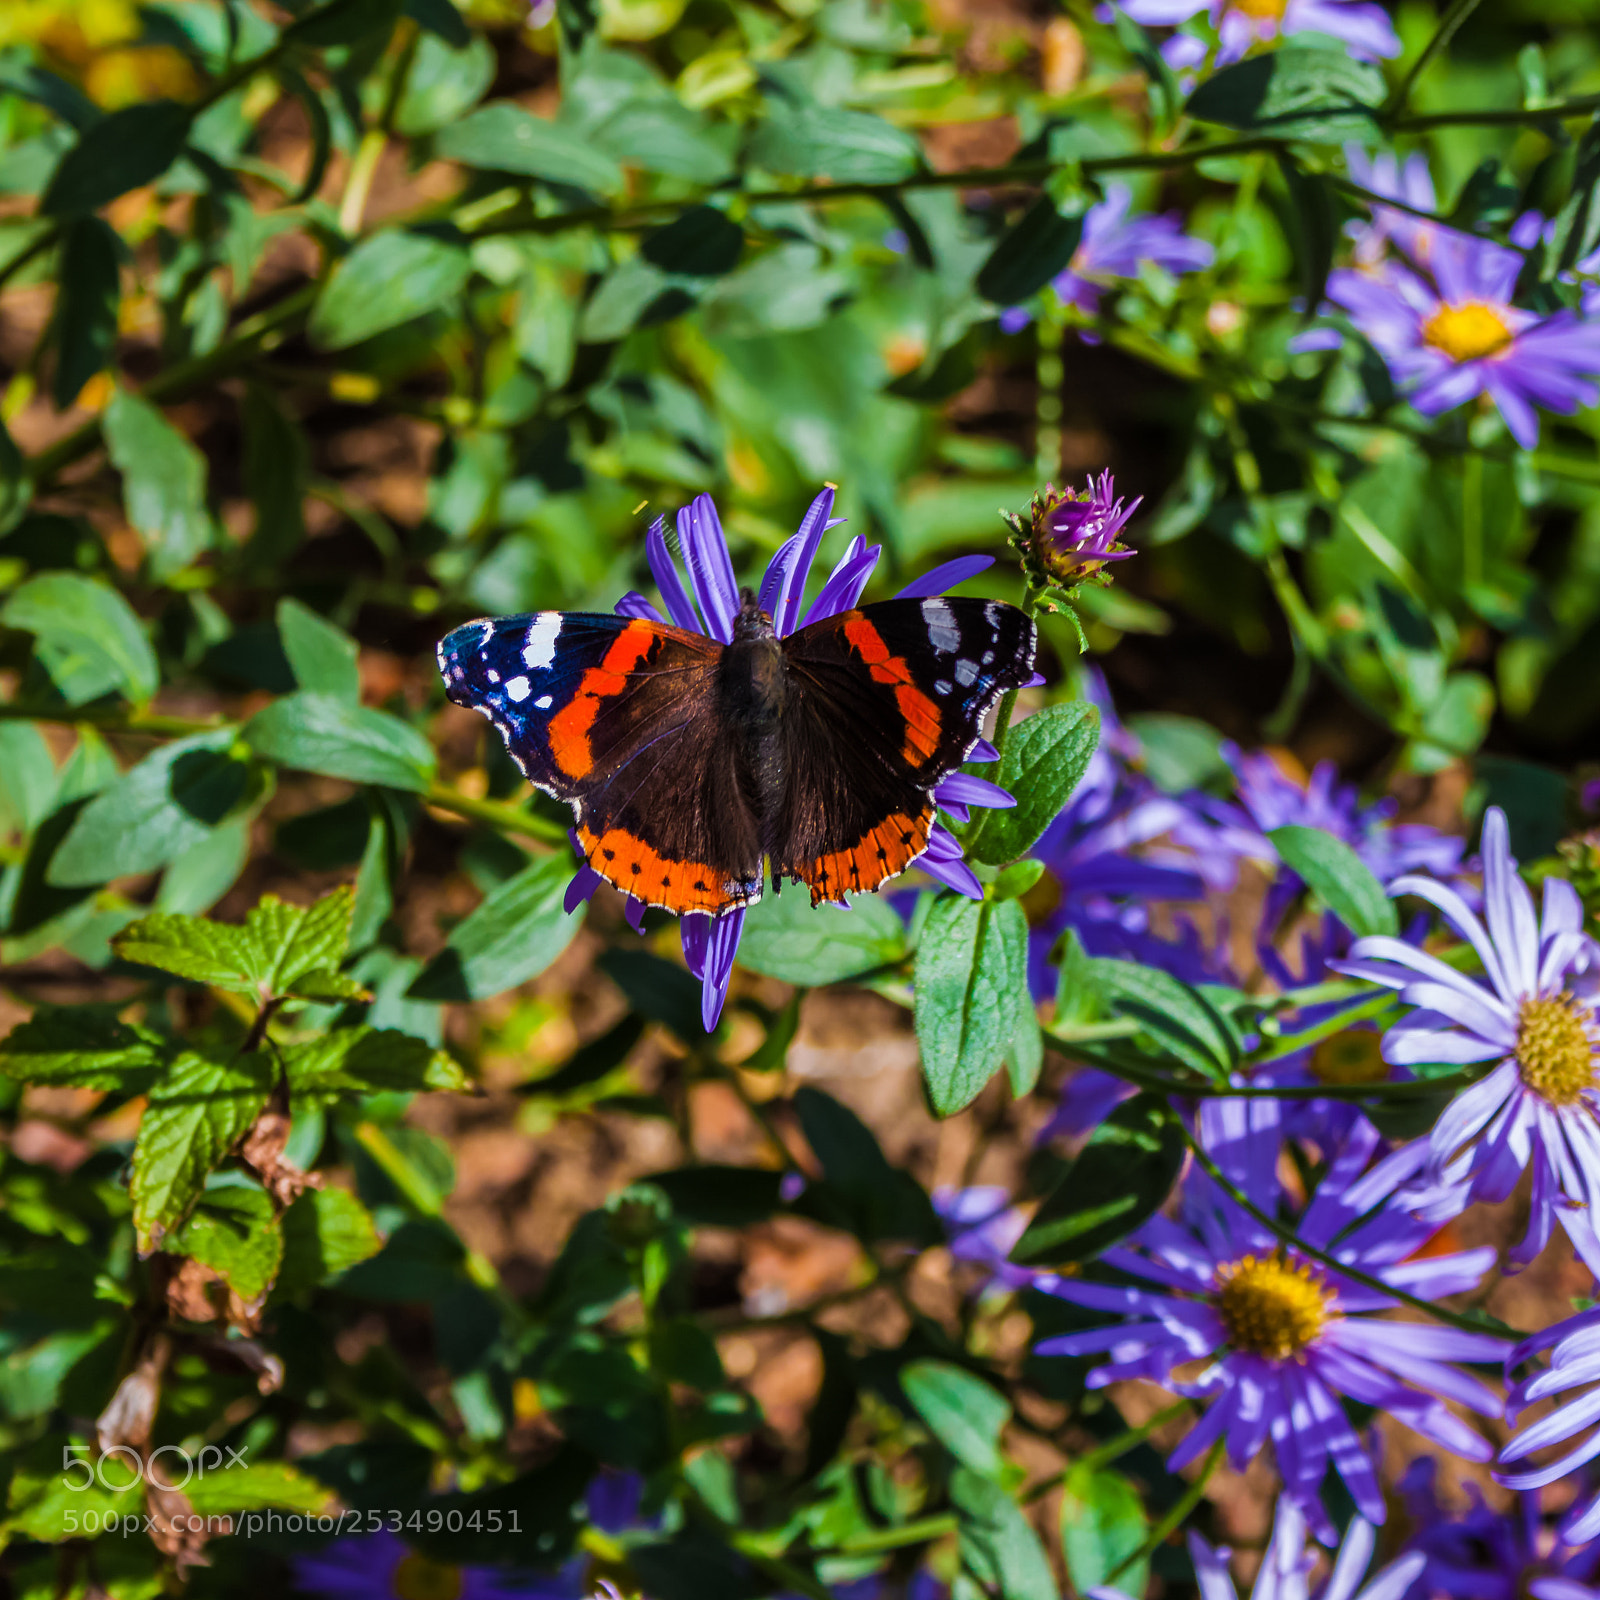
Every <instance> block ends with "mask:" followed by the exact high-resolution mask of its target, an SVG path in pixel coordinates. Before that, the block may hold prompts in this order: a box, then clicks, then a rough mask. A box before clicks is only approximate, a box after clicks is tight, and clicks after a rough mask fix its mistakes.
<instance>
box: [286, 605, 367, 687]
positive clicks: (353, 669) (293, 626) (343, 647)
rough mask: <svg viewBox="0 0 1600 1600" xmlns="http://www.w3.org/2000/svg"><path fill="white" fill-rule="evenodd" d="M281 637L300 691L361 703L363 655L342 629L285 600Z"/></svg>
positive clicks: (305, 608)
mask: <svg viewBox="0 0 1600 1600" xmlns="http://www.w3.org/2000/svg"><path fill="white" fill-rule="evenodd" d="M278 637H279V639H281V640H282V641H283V653H284V654H285V655H286V656H287V657H288V658H289V668H290V670H291V671H292V672H293V673H294V681H295V683H296V684H297V685H298V686H299V687H300V688H301V689H304V690H307V691H309V692H310V693H312V694H325V695H327V696H329V698H331V699H334V700H343V701H346V702H347V703H349V704H350V705H355V704H356V703H357V702H359V701H360V699H361V669H360V667H359V665H358V664H357V661H358V657H359V654H360V652H359V651H358V649H357V647H356V642H355V640H354V639H352V638H351V637H350V635H349V634H348V633H346V632H345V631H344V629H343V628H336V627H335V626H334V625H333V624H332V623H331V622H329V621H328V620H327V619H326V618H325V617H319V616H318V615H317V614H316V612H315V611H313V610H311V608H310V607H309V606H303V605H301V604H300V602H299V601H298V600H295V599H292V598H290V597H287V596H286V597H285V598H284V599H282V600H280V601H279V602H278Z"/></svg>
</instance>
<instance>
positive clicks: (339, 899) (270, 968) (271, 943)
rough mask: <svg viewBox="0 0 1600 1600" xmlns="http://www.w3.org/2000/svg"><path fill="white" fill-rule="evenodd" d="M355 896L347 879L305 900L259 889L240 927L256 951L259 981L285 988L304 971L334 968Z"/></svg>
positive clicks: (274, 988)
mask: <svg viewBox="0 0 1600 1600" xmlns="http://www.w3.org/2000/svg"><path fill="white" fill-rule="evenodd" d="M355 896H356V892H355V889H354V887H353V886H352V885H350V884H342V885H341V886H340V887H339V888H337V889H335V890H333V891H332V893H330V894H325V895H323V897H322V898H321V899H320V900H317V901H314V902H313V903H312V904H311V905H309V906H296V905H290V904H289V902H288V901H286V900H280V899H279V898H278V897H277V896H276V895H275V894H264V895H262V897H261V899H260V900H259V901H257V903H256V904H255V905H254V906H252V907H251V908H250V910H249V912H248V913H247V914H246V916H245V919H244V928H245V932H246V933H247V934H248V935H249V936H250V938H252V939H253V940H254V941H255V943H256V948H257V949H258V950H259V951H260V952H261V956H260V960H261V963H262V964H261V966H260V967H259V968H258V969H257V970H258V974H259V981H260V982H261V983H262V984H264V985H266V987H267V988H268V989H270V990H271V992H272V993H274V994H288V993H289V992H291V990H292V989H293V987H294V985H295V984H296V983H297V982H299V980H300V979H302V978H304V977H306V976H308V975H309V974H312V973H316V974H319V975H320V974H322V973H325V972H328V971H331V970H333V969H335V968H337V967H338V965H339V963H340V962H341V961H343V960H344V953H345V950H346V949H347V948H348V946H349V943H350V915H351V912H352V911H353V910H354V908H355Z"/></svg>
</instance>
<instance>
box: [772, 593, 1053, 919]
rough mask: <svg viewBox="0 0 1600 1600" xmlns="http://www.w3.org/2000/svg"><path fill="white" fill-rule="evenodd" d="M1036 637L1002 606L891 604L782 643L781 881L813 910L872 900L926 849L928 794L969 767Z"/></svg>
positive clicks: (1027, 673) (777, 868) (776, 861)
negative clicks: (855, 896) (846, 900)
mask: <svg viewBox="0 0 1600 1600" xmlns="http://www.w3.org/2000/svg"><path fill="white" fill-rule="evenodd" d="M1037 644H1038V633H1037V630H1036V629H1035V628H1034V625H1033V622H1032V621H1031V620H1030V619H1029V618H1028V617H1026V616H1025V615H1023V613H1022V612H1021V611H1019V610H1018V609H1017V608H1016V607H1015V606H1008V605H1005V604H1003V603H1001V602H1000V601H998V600H983V599H971V598H962V597H956V598H953V599H927V600H886V601H883V602H881V603H880V604H878V605H871V606H865V607H863V608H861V609H860V610H857V611H846V612H842V613H841V614H840V615H838V616H835V617H828V618H825V619H824V620H823V621H821V622H816V623H813V624H812V625H811V626H810V627H807V628H802V629H801V630H800V631H799V632H798V633H795V634H792V635H791V636H790V637H789V638H787V639H786V640H784V653H785V657H786V659H787V662H788V668H789V672H788V693H789V698H788V702H787V705H786V707H785V711H784V722H783V729H784V756H785V765H786V775H787V784H788V787H787V793H786V798H785V809H784V815H783V816H782V817H781V819H780V820H779V823H778V826H777V827H776V828H775V829H774V831H773V835H772V837H773V838H775V839H776V840H778V841H780V844H781V849H780V850H775V851H774V854H773V862H772V870H773V876H774V878H777V877H780V876H784V877H790V878H797V879H799V880H801V881H803V882H805V883H807V884H809V885H810V887H811V899H812V903H813V904H816V903H817V902H818V901H821V900H837V899H841V898H842V897H843V895H844V894H845V892H846V891H848V890H857V889H876V888H877V887H878V886H879V885H880V884H882V883H884V882H885V881H886V880H887V879H889V878H892V877H894V876H895V874H896V873H900V872H904V871H905V869H906V868H907V867H908V866H910V865H911V863H912V862H913V861H915V860H916V858H917V857H918V856H919V855H921V854H922V852H923V851H924V850H925V849H926V848H927V846H928V833H929V830H930V829H931V828H932V826H933V813H934V803H933V799H932V791H933V790H934V789H935V788H936V787H937V786H938V785H939V784H940V783H942V782H943V781H944V779H946V778H947V777H949V776H950V774H951V773H952V772H954V771H955V770H956V768H957V767H959V766H960V765H961V763H962V762H963V761H964V760H965V759H966V758H967V756H968V755H969V754H970V753H971V751H972V748H973V746H974V745H975V744H976V743H977V742H978V740H979V738H980V737H981V736H982V732H983V719H984V717H985V716H986V715H987V714H988V713H989V711H990V710H991V709H992V708H993V706H994V705H995V703H996V702H997V701H998V700H999V698H1000V696H1001V695H1002V694H1004V693H1005V691H1006V690H1007V689H1015V688H1020V687H1021V686H1022V685H1023V684H1025V683H1026V682H1027V681H1028V680H1029V679H1030V678H1031V677H1032V676H1033V658H1034V652H1035V649H1036V648H1037Z"/></svg>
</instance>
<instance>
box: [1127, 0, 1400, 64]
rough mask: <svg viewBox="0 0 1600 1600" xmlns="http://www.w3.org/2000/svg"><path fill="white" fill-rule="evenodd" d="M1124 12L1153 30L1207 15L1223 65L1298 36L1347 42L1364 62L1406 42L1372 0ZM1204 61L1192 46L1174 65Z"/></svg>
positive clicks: (1194, 4)
mask: <svg viewBox="0 0 1600 1600" xmlns="http://www.w3.org/2000/svg"><path fill="white" fill-rule="evenodd" d="M1121 9H1122V10H1123V11H1124V12H1125V13H1126V14H1127V15H1128V16H1130V17H1132V18H1133V20H1134V21H1135V22H1142V23H1143V24H1144V25H1145V26H1146V27H1147V28H1173V27H1176V26H1177V25H1178V24H1179V23H1182V22H1187V21H1188V20H1189V19H1190V18H1191V17H1195V16H1198V15H1199V14H1200V13H1201V12H1202V11H1204V12H1205V13H1206V14H1207V16H1208V17H1209V18H1210V21H1211V25H1212V26H1213V27H1214V28H1215V29H1216V30H1217V37H1218V39H1219V41H1220V43H1219V48H1218V50H1217V65H1218V66H1219V67H1224V66H1227V65H1228V63H1229V62H1232V61H1237V60H1239V58H1240V57H1241V56H1243V55H1244V54H1245V53H1246V51H1248V50H1250V49H1251V48H1252V47H1253V46H1254V45H1258V44H1267V43H1270V42H1271V41H1272V40H1274V39H1277V38H1279V37H1287V36H1288V35H1289V34H1292V33H1325V34H1328V35H1329V36H1331V37H1332V38H1335V39H1342V40H1343V41H1344V43H1345V46H1346V48H1347V49H1348V50H1349V52H1350V54H1351V55H1353V56H1355V57H1357V58H1358V59H1360V60H1363V61H1376V60H1379V59H1385V58H1387V57H1390V56H1397V55H1399V54H1400V38H1399V35H1398V34H1396V32H1395V31H1394V23H1393V22H1391V21H1390V20H1389V15H1388V13H1387V12H1386V11H1385V10H1384V9H1383V7H1382V6H1379V5H1373V4H1370V3H1367V0H1123V4H1122V8H1121ZM1195 43H1198V41H1195ZM1169 59H1170V58H1169ZM1200 59H1203V56H1201V55H1197V54H1196V52H1195V50H1194V48H1193V46H1192V45H1191V46H1190V48H1189V49H1187V50H1184V51H1183V52H1182V55H1181V58H1180V59H1179V60H1177V61H1172V62H1171V64H1172V65H1173V66H1175V67H1176V66H1180V65H1181V66H1193V65H1195V64H1196V63H1197V62H1198V61H1199V60H1200Z"/></svg>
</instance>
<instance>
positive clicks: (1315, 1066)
mask: <svg viewBox="0 0 1600 1600" xmlns="http://www.w3.org/2000/svg"><path fill="white" fill-rule="evenodd" d="M1311 1076H1312V1077H1313V1078H1315V1079H1316V1080H1317V1082H1318V1083H1382V1082H1383V1080H1384V1079H1385V1078H1387V1077H1388V1076H1389V1063H1388V1062H1387V1061H1385V1060H1384V1059H1383V1049H1382V1045H1381V1041H1380V1039H1379V1037H1378V1035H1377V1034H1376V1033H1374V1032H1373V1031H1372V1029H1371V1028H1346V1029H1345V1030H1344V1032H1343V1033H1335V1034H1333V1035H1331V1036H1330V1037H1329V1038H1326V1039H1324V1040H1323V1041H1322V1043H1321V1044H1319V1045H1318V1046H1317V1047H1316V1049H1315V1050H1313V1051H1312V1052H1311Z"/></svg>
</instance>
